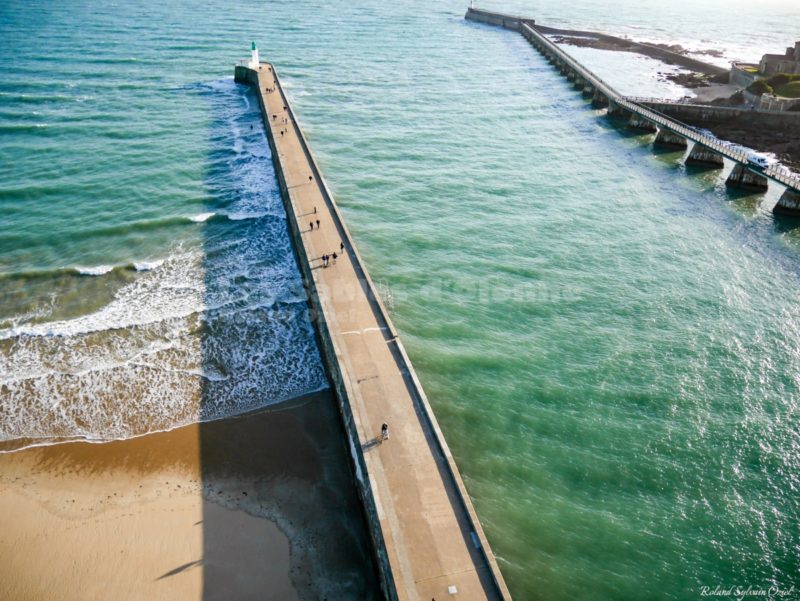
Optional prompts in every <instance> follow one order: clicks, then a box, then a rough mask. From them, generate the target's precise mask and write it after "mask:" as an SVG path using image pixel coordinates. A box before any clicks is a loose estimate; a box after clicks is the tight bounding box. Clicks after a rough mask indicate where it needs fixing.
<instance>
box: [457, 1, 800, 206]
mask: <svg viewBox="0 0 800 601" xmlns="http://www.w3.org/2000/svg"><path fill="white" fill-rule="evenodd" d="M465 18H466V19H469V20H472V21H478V22H481V23H486V24H489V25H496V26H499V27H504V28H506V29H511V30H514V31H517V32H519V33H520V34H522V36H523V37H524V38H525V39H526V40H528V42H529V43H530V44H531V45H532V46H533V47H534V48H536V49H537V50H538V51H539V52H541V53H542V54H543V55H544V56H545V58H547V60H548V61H549V62H550V63H551V64H552V65H553V66H555V67H556V68H557V69H558V70H559V71H560V72H561V73H562V74H563V75H564V76H565V77H567V78H568V79H569V80H570V81H572V82H574V85H575V87H576V88H578V89H579V90H580V91H581V92H582V93H583V94H586V95H588V96H591V98H592V104H593V105H595V106H597V107H602V106H607V107H608V115H609V116H613V117H621V118H624V119H627V120H628V124H629V125H630V126H631V127H633V128H637V129H642V130H645V131H652V132H653V133H655V134H656V137H655V140H654V144H655V145H657V146H666V147H673V148H677V149H686V148H688V146H689V142H690V141H691V142H693V143H694V144H693V146H692V149H691V150H690V151H689V154H688V156H687V157H686V163H687V164H693V165H699V166H703V167H707V168H711V169H715V168H717V169H722V168H723V167H724V165H725V163H724V161H723V158H727V159H729V160H731V161H733V163H734V167H733V169H732V170H731V172H730V174H729V175H728V177H727V180H726V183H727V185H729V186H735V187H741V188H745V189H750V190H755V191H763V190H766V189H767V187H768V181H772V182H775V183H778V184H781V185H782V186H785V187H786V189H785V190H784V192H783V194H782V195H781V197H780V200H779V201H778V203H777V204H776V205H775V207H774V208H773V211H774V212H775V213H782V214H790V215H798V216H800V178H798V177H796V176H793V175H790V174H788V173H786V172H784V171H782V170H781V169H780V168H779V167H776V166H772V167H769V168H767V169H761V168H758V167H756V166H754V165H753V164H752V163H751V162H750V161H749V160H748V157H747V154H746V153H745V152H743V151H742V150H741V149H740V148H738V147H736V146H734V145H731V144H728V143H726V142H725V141H723V140H719V139H717V138H714V137H712V136H708V135H706V134H704V133H702V132H701V131H699V130H698V129H696V128H694V127H692V126H689V125H686V124H685V123H682V122H680V121H678V120H677V119H675V118H674V117H670V116H668V115H666V114H664V113H662V112H659V111H657V110H656V109H655V108H653V107H652V104H653V103H652V102H648V104H650V105H651V106H647V105H645V104H644V101H642V100H641V99H637V98H634V97H627V96H624V95H622V94H620V93H619V92H618V91H617V90H615V89H614V88H613V87H612V86H610V85H609V84H608V83H606V82H605V81H604V80H603V79H601V78H600V77H598V76H597V75H596V74H595V73H593V72H592V71H590V70H589V69H587V68H586V67H585V66H583V65H582V64H581V63H580V62H578V61H577V60H576V59H574V58H573V57H572V56H570V55H569V54H568V53H567V52H565V51H564V50H563V49H562V48H561V47H559V46H558V45H557V44H555V43H554V42H552V41H551V40H549V39H548V38H547V37H546V36H545V35H544V34H543V33H542V32H540V31H539V30H538V29H537V26H536V22H535V21H534V20H533V19H528V18H526V17H520V16H514V15H507V14H504V13H495V12H491V11H487V10H482V9H477V8H474V7H470V8H469V9H467V13H466V15H465ZM544 29H547V28H544ZM647 100H648V101H651V100H652V99H647Z"/></svg>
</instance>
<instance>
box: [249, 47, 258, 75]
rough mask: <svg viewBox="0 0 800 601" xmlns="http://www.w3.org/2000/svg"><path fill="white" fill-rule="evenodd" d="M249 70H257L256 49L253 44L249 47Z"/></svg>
mask: <svg viewBox="0 0 800 601" xmlns="http://www.w3.org/2000/svg"><path fill="white" fill-rule="evenodd" d="M250 68H251V69H256V70H258V48H257V47H256V43H255V42H253V45H252V46H250Z"/></svg>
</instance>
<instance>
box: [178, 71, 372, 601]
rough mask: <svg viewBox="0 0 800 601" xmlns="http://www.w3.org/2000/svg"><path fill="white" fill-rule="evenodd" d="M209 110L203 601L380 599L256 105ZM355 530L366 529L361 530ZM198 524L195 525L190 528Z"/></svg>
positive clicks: (210, 89) (218, 90) (203, 90)
mask: <svg viewBox="0 0 800 601" xmlns="http://www.w3.org/2000/svg"><path fill="white" fill-rule="evenodd" d="M199 93H200V94H201V95H202V96H203V97H204V98H205V99H206V101H207V106H208V107H209V108H210V117H211V119H210V126H209V137H208V149H207V161H206V169H205V173H204V184H205V185H204V187H205V193H206V196H207V198H206V206H207V208H206V209H205V210H206V211H207V212H209V213H214V217H212V218H210V219H208V220H207V221H205V222H204V223H202V224H198V227H200V228H202V258H201V261H202V265H203V269H204V282H203V285H204V290H203V295H204V301H205V303H204V306H205V310H204V312H203V313H202V315H200V316H198V319H197V323H196V325H195V327H196V329H197V332H198V337H199V342H200V349H199V350H200V361H201V364H200V365H199V366H198V372H199V374H198V379H199V416H200V419H201V420H202V422H201V423H200V425H199V428H198V437H199V445H198V446H199V471H200V478H201V494H202V519H201V520H200V521H199V522H198V527H200V528H202V541H203V553H202V557H200V558H187V561H188V560H190V559H191V560H193V561H191V562H189V563H186V564H184V565H180V566H175V567H174V569H172V570H171V571H169V572H167V573H166V574H164V575H163V577H164V578H171V577H180V576H179V574H181V573H182V572H183V571H185V570H189V569H201V570H202V571H203V599H204V600H205V601H212V600H213V601H216V600H227V599H242V598H247V599H249V598H270V599H299V598H301V595H300V594H299V592H302V598H308V597H309V596H311V597H313V598H320V599H322V598H329V599H341V598H352V599H377V598H379V595H378V591H379V587H378V581H377V577H376V574H377V571H376V569H375V565H374V562H373V560H372V552H371V548H370V546H369V543H368V537H367V532H366V527H365V523H364V521H363V517H362V516H363V513H362V511H361V505H360V502H359V500H358V497H357V493H356V488H355V485H354V483H353V476H352V474H351V470H350V464H349V458H348V457H349V452H348V449H347V448H346V446H345V436H344V431H343V426H342V423H341V419H340V417H339V412H338V407H337V405H336V400H335V398H334V396H333V394H332V392H331V389H330V386H329V383H328V380H327V376H326V374H325V370H324V367H323V365H322V362H321V359H320V355H319V351H318V350H317V346H316V341H315V338H314V330H313V327H312V323H311V322H310V312H309V311H308V305H307V302H306V296H305V291H304V288H303V282H302V280H301V277H300V272H299V270H298V268H297V265H296V262H295V258H294V255H293V254H292V247H291V243H290V241H289V234H288V230H287V224H286V218H285V214H284V213H283V207H282V203H281V201H280V196H279V192H278V187H277V183H276V181H275V174H274V169H273V167H272V163H271V155H270V151H269V146H268V144H267V141H266V134H265V132H264V126H263V122H262V120H261V114H260V110H259V104H258V98H257V97H256V95H255V93H254V92H253V91H252V90H251V89H250V88H248V87H246V86H242V85H239V84H235V83H234V82H233V81H226V82H224V83H219V82H218V83H215V84H214V85H212V86H200V90H199ZM360 518H361V519H360ZM195 519H196V518H195Z"/></svg>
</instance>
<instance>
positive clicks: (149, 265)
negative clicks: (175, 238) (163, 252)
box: [133, 259, 164, 271]
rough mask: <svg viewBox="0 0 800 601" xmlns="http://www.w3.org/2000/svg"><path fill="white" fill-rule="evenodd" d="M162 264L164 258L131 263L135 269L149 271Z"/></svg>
mask: <svg viewBox="0 0 800 601" xmlns="http://www.w3.org/2000/svg"><path fill="white" fill-rule="evenodd" d="M163 264H164V259H158V260H156V261H137V262H135V263H134V264H133V268H134V269H135V270H136V271H150V270H152V269H157V268H159V267H161V266H162V265H163Z"/></svg>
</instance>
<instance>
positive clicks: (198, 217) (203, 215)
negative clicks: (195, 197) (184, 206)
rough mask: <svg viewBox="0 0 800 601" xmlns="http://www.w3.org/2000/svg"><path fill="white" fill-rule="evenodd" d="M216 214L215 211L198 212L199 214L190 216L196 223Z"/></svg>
mask: <svg viewBox="0 0 800 601" xmlns="http://www.w3.org/2000/svg"><path fill="white" fill-rule="evenodd" d="M214 215H216V213H214V212H213V211H212V212H210V213H198V214H197V215H193V216H191V217H189V219H191V220H192V221H194V222H195V223H203V222H204V221H208V220H209V219H211V218H212V217H213V216H214Z"/></svg>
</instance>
